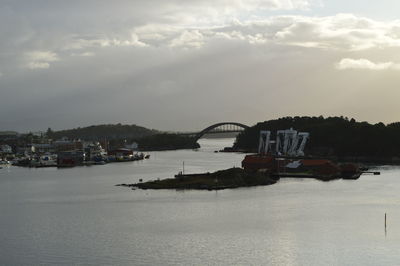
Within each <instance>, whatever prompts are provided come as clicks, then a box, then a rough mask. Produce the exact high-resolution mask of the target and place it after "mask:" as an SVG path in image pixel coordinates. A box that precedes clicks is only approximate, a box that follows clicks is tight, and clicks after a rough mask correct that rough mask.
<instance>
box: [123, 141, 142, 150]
mask: <svg viewBox="0 0 400 266" xmlns="http://www.w3.org/2000/svg"><path fill="white" fill-rule="evenodd" d="M125 149H128V150H131V151H137V150H139V145H138V144H137V143H136V142H132V143H131V144H125Z"/></svg>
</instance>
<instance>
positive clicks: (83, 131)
mask: <svg viewBox="0 0 400 266" xmlns="http://www.w3.org/2000/svg"><path fill="white" fill-rule="evenodd" d="M157 133H159V132H158V131H157V130H154V129H147V128H145V127H141V126H137V125H121V124H115V125H97V126H89V127H82V128H80V127H78V128H74V129H68V130H61V131H52V130H51V129H48V130H47V135H48V136H49V137H50V138H52V139H60V138H62V137H67V138H69V139H84V140H101V139H109V140H111V139H137V138H142V137H146V136H151V135H154V134H157Z"/></svg>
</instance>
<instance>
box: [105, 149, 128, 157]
mask: <svg viewBox="0 0 400 266" xmlns="http://www.w3.org/2000/svg"><path fill="white" fill-rule="evenodd" d="M108 155H112V156H116V157H125V156H133V151H132V150H130V149H125V148H120V149H116V150H110V151H108Z"/></svg>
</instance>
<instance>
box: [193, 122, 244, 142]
mask: <svg viewBox="0 0 400 266" xmlns="http://www.w3.org/2000/svg"><path fill="white" fill-rule="evenodd" d="M247 128H249V126H246V125H244V124H241V123H237V122H221V123H217V124H214V125H211V126H209V127H207V128H205V129H203V130H202V131H200V132H198V133H192V134H190V135H193V136H194V138H195V139H196V141H198V140H199V139H200V138H201V137H203V136H204V135H205V134H221V133H237V132H242V131H243V130H245V129H247Z"/></svg>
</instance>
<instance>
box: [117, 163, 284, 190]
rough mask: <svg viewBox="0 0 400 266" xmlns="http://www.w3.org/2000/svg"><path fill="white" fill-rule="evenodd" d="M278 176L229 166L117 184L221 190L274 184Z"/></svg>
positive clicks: (154, 187)
mask: <svg viewBox="0 0 400 266" xmlns="http://www.w3.org/2000/svg"><path fill="white" fill-rule="evenodd" d="M278 179H279V177H273V176H272V175H269V174H268V173H266V172H261V171H259V172H257V173H248V172H246V171H245V170H244V169H242V168H230V169H226V170H221V171H217V172H214V173H204V174H191V175H176V176H175V178H169V179H163V180H154V181H148V182H140V183H136V184H119V185H117V186H123V187H131V188H140V189H200V190H221V189H228V188H239V187H252V186H267V185H272V184H275V183H276V182H277V181H278Z"/></svg>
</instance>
